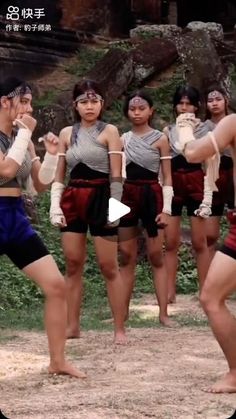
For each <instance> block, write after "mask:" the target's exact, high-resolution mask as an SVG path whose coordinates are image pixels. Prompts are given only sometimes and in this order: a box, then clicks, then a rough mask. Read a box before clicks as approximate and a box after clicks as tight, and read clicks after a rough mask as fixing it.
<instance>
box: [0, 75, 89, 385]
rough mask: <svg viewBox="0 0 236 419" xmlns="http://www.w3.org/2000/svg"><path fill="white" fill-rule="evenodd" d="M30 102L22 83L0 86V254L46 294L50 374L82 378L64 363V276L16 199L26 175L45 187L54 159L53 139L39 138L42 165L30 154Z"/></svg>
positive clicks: (14, 81) (10, 81)
mask: <svg viewBox="0 0 236 419" xmlns="http://www.w3.org/2000/svg"><path fill="white" fill-rule="evenodd" d="M31 101H32V92H31V89H30V87H29V86H28V85H27V84H26V83H25V82H23V81H21V80H18V79H16V78H9V79H6V80H5V81H4V82H3V83H1V84H0V254H6V255H7V256H8V257H9V258H10V259H11V261H12V262H13V263H14V264H15V265H16V266H17V267H18V268H19V269H21V270H22V272H24V273H25V274H26V275H27V276H28V277H29V278H31V279H32V280H33V281H34V282H35V283H36V284H37V285H38V286H39V287H40V288H41V289H42V291H43V293H44V294H45V297H46V301H45V327H46V331H47V336H48V343H49V352H50V365H49V368H48V370H49V373H56V374H69V375H72V376H75V377H79V378H84V377H85V374H84V373H82V372H80V371H78V370H77V369H76V368H75V367H73V366H72V365H71V364H69V363H67V362H66V360H65V355H64V350H65V341H66V318H67V310H66V289H65V283H64V279H63V276H62V275H61V273H60V272H59V270H58V268H57V265H56V263H55V261H54V259H53V258H52V256H51V255H49V252H48V250H47V248H46V247H45V245H44V244H43V242H42V241H41V239H40V238H39V236H38V235H37V234H36V232H35V231H34V230H33V229H32V227H31V225H30V223H29V221H28V218H27V216H26V213H25V210H24V206H23V201H22V198H21V192H22V191H21V187H20V185H21V184H22V183H24V182H26V181H27V178H29V176H31V177H32V182H33V186H34V188H35V189H36V190H38V191H40V190H43V189H45V188H46V187H47V185H48V184H50V182H51V181H52V180H53V177H54V174H55V161H56V160H57V156H56V153H57V148H58V144H57V140H56V139H55V137H54V136H52V137H51V138H47V137H45V138H44V144H45V147H46V150H47V153H46V155H45V159H44V161H43V163H42V165H40V163H39V158H38V157H37V156H36V155H35V150H34V147H33V144H32V142H31V136H32V133H33V131H34V128H35V126H36V120H35V119H33V118H32V117H31V113H32V106H31ZM14 125H15V128H16V127H17V130H16V131H17V132H16V134H14ZM26 183H27V182H26Z"/></svg>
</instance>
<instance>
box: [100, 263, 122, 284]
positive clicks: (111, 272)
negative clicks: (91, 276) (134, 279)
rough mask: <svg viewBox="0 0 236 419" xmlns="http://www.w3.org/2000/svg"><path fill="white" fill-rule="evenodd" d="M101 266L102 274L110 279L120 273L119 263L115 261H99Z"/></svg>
mask: <svg viewBox="0 0 236 419" xmlns="http://www.w3.org/2000/svg"><path fill="white" fill-rule="evenodd" d="M99 268H100V270H101V273H102V275H103V276H104V277H105V278H106V279H109V280H113V279H115V278H116V276H117V273H118V265H117V263H115V262H113V261H112V262H99Z"/></svg>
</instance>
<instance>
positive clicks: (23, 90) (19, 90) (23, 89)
mask: <svg viewBox="0 0 236 419" xmlns="http://www.w3.org/2000/svg"><path fill="white" fill-rule="evenodd" d="M31 93H32V90H31V88H30V87H29V86H22V85H20V86H18V87H16V88H15V89H14V90H12V91H11V92H10V93H8V94H7V95H6V97H7V98H8V99H11V98H13V97H15V96H20V95H26V94H31Z"/></svg>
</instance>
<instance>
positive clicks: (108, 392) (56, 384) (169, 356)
mask: <svg viewBox="0 0 236 419" xmlns="http://www.w3.org/2000/svg"><path fill="white" fill-rule="evenodd" d="M229 304H230V305H231V306H232V308H233V311H234V313H236V301H230V302H229ZM131 310H135V311H137V310H139V313H141V314H142V315H143V316H145V317H148V316H149V317H153V315H154V314H155V313H156V312H157V305H156V304H155V298H154V297H153V296H145V297H144V298H143V300H142V301H141V303H139V305H133V306H132V308H131ZM170 313H171V314H173V315H183V316H186V318H188V316H191V318H192V321H194V319H204V316H203V314H202V311H201V309H200V307H199V304H198V302H197V300H196V298H195V299H194V298H193V297H189V296H179V297H178V301H177V304H175V305H173V306H171V308H170ZM2 333H3V334H1V340H0V395H1V399H0V400H1V401H0V409H1V410H2V412H3V413H4V414H5V415H6V417H7V418H11V419H18V418H19V419H23V418H24V419H26V418H30V419H31V418H32V419H42V418H46V419H67V418H73V419H74V418H75V419H76V418H79V419H121V418H122V419H123V418H133V419H141V418H158V419H192V418H207V419H213V418H221V419H226V418H229V417H230V416H231V415H232V413H233V411H234V410H235V409H236V395H235V394H234V395H213V394H208V393H205V392H203V391H202V389H204V388H206V387H208V386H209V385H211V384H212V383H213V382H214V381H215V380H216V379H217V378H218V377H219V376H220V375H221V374H222V373H224V372H225V371H226V369H227V365H226V362H225V360H224V358H223V355H222V353H221V351H220V349H219V347H218V345H217V343H216V342H215V340H214V338H213V336H212V334H211V332H210V330H209V328H208V327H204V326H202V327H197V326H184V327H183V326H179V327H176V328H174V329H169V330H167V329H164V328H162V327H156V328H149V329H129V330H128V337H129V344H128V345H126V346H115V345H114V344H112V334H111V332H100V331H97V332H94V331H89V332H83V334H82V338H81V339H80V340H73V341H69V342H68V343H67V353H68V357H69V358H70V359H72V360H73V361H74V362H75V363H76V364H77V365H78V366H79V367H80V368H81V369H82V370H84V371H86V372H87V374H88V378H87V379H86V380H76V379H73V378H69V377H57V376H51V377H49V376H48V375H47V374H46V365H47V342H46V338H45V336H44V334H43V333H36V332H33V333H29V332H19V331H13V330H8V331H4V332H2Z"/></svg>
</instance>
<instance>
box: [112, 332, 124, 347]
mask: <svg viewBox="0 0 236 419" xmlns="http://www.w3.org/2000/svg"><path fill="white" fill-rule="evenodd" d="M114 343H115V344H116V345H126V344H127V337H126V335H125V332H115V337H114Z"/></svg>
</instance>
